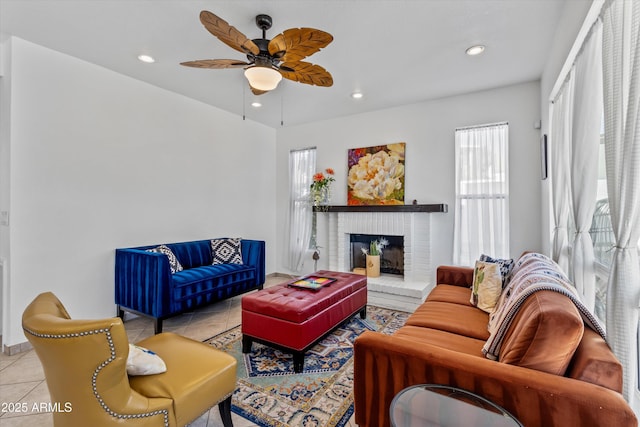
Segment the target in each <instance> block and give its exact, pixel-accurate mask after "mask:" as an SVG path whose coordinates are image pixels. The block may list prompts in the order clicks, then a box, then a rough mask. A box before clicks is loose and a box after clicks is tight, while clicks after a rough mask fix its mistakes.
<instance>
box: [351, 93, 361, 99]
mask: <svg viewBox="0 0 640 427" xmlns="http://www.w3.org/2000/svg"><path fill="white" fill-rule="evenodd" d="M363 96H364V95H363V94H362V92H353V93H352V94H351V97H352V98H353V99H360V98H362V97H363Z"/></svg>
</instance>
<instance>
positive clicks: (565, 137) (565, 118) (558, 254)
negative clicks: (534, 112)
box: [549, 75, 573, 274]
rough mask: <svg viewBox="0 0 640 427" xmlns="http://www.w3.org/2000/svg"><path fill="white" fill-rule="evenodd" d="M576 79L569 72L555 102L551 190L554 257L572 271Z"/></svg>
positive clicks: (551, 145)
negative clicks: (573, 116)
mask: <svg viewBox="0 0 640 427" xmlns="http://www.w3.org/2000/svg"><path fill="white" fill-rule="evenodd" d="M572 107H573V79H572V76H571V75H570V76H569V77H568V79H567V80H566V81H565V83H564V86H563V87H562V89H561V91H560V93H559V94H558V96H557V98H556V100H555V101H554V102H553V105H552V109H553V110H552V116H551V120H552V122H551V140H550V141H549V142H550V148H551V150H550V151H551V156H550V157H551V192H552V197H553V219H554V222H555V228H554V230H553V246H552V248H553V259H554V260H555V261H556V262H557V263H558V265H559V266H560V267H561V268H562V270H563V271H564V272H565V273H567V274H569V220H570V218H569V215H570V213H571V209H570V207H569V206H570V203H569V201H570V200H571V186H570V185H569V171H570V169H571V166H570V165H571V162H570V159H571V118H572V113H573V111H572Z"/></svg>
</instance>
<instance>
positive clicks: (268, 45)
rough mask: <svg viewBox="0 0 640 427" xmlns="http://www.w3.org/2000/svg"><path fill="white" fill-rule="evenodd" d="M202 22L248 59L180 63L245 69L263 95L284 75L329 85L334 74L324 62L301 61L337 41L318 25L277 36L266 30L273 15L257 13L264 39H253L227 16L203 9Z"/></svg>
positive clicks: (253, 89)
mask: <svg viewBox="0 0 640 427" xmlns="http://www.w3.org/2000/svg"><path fill="white" fill-rule="evenodd" d="M200 22H202V25H204V27H205V28H206V29H207V30H208V31H209V32H210V33H211V34H213V35H214V36H216V37H217V38H218V39H220V41H221V42H223V43H225V44H226V45H227V46H229V47H231V48H233V49H235V50H237V51H239V52H242V53H244V54H245V55H247V59H248V62H244V61H241V60H236V59H201V60H198V61H188V62H182V63H181V64H180V65H185V66H187V67H196V68H213V69H220V68H244V69H245V72H244V74H245V76H246V78H247V80H249V86H250V87H251V91H252V92H253V93H254V94H255V95H262V94H263V93H266V92H269V91H270V90H273V89H275V88H276V87H277V86H278V83H279V82H280V80H282V78H283V77H284V78H285V79H289V80H293V81H295V82H300V83H305V84H309V85H316V86H324V87H329V86H331V85H333V77H331V74H330V73H329V72H328V71H327V70H325V69H324V68H323V67H321V66H320V65H316V64H311V63H310V62H305V61H301V59H304V58H306V57H307V56H309V55H312V54H314V53H316V52H318V51H319V50H320V49H322V48H323V47H325V46H327V45H328V44H329V43H331V41H332V40H333V36H332V35H331V34H329V33H326V32H324V31H321V30H316V29H314V28H290V29H288V30H285V31H283V32H282V33H281V34H278V35H277V36H275V37H274V38H273V39H271V40H269V39H267V38H266V32H267V30H268V29H269V28H271V25H272V23H273V21H272V19H271V17H270V16H269V15H264V14H261V15H258V16H256V25H257V26H258V28H260V29H261V30H262V38H260V39H253V40H250V39H249V38H247V36H245V35H244V34H242V33H241V32H240V31H238V30H237V29H236V28H234V27H232V26H231V25H229V23H227V21H225V20H224V19H222V18H220V17H218V16H216V15H214V14H213V13H211V12H209V11H206V10H203V11H202V12H200Z"/></svg>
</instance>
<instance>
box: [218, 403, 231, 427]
mask: <svg viewBox="0 0 640 427" xmlns="http://www.w3.org/2000/svg"><path fill="white" fill-rule="evenodd" d="M218 409H220V418H222V425H223V426H224V427H233V422H232V421H231V396H229V397H227V398H226V399H225V400H223V401H222V402H220V403H218Z"/></svg>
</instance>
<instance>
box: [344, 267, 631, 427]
mask: <svg viewBox="0 0 640 427" xmlns="http://www.w3.org/2000/svg"><path fill="white" fill-rule="evenodd" d="M472 281H473V268H464V267H447V266H441V267H439V268H438V270H437V286H436V287H435V288H434V289H433V290H432V292H431V293H430V294H429V296H428V297H427V299H426V301H425V302H424V303H423V304H422V305H421V306H420V307H419V308H418V309H417V310H416V311H415V313H413V314H412V315H411V316H410V317H409V319H408V320H407V322H406V324H405V325H404V326H403V327H402V328H400V329H399V330H398V331H397V332H396V333H395V334H393V335H383V334H381V333H377V332H365V333H363V334H362V335H361V336H360V337H359V338H358V339H357V340H356V342H355V366H354V383H355V386H354V393H355V421H356V423H357V424H358V425H359V426H360V427H388V426H390V425H391V423H390V417H389V408H390V405H391V401H392V400H393V397H394V396H395V395H396V394H397V393H399V392H400V391H401V390H402V389H404V388H406V387H408V386H411V385H415V384H444V385H450V386H455V387H459V388H462V389H465V390H468V391H471V392H473V393H476V394H478V395H480V396H483V397H485V398H487V399H489V400H490V401H492V402H494V403H496V404H497V405H499V406H501V407H503V408H504V409H506V410H507V411H508V412H510V413H511V414H512V415H514V416H515V417H516V418H517V419H518V420H519V421H520V422H521V423H522V424H523V425H524V426H527V427H533V426H544V427H550V426H562V427H588V426H637V425H638V420H637V418H636V416H635V415H634V413H633V411H632V409H631V408H630V407H629V405H628V404H627V403H626V401H625V400H624V399H623V397H622V395H621V390H622V366H621V365H620V363H619V361H618V360H617V359H616V357H615V356H614V354H613V353H612V351H611V349H610V348H609V346H608V345H607V344H606V342H605V341H604V340H603V339H602V338H601V336H600V335H599V334H598V333H597V332H595V331H593V330H592V329H590V328H589V327H586V326H585V325H584V322H583V320H582V317H581V316H580V313H579V312H578V310H577V309H576V307H575V305H574V304H573V303H572V302H571V300H570V299H569V298H568V297H567V296H565V295H563V294H561V293H558V292H554V291H549V290H542V291H538V292H536V293H535V294H533V295H531V296H529V297H528V298H527V299H526V301H525V303H524V304H523V306H522V307H521V308H520V310H519V312H518V314H517V316H516V317H515V319H514V321H513V323H512V324H511V326H510V328H509V329H508V331H507V333H506V336H505V339H504V341H503V344H502V349H501V352H500V357H499V360H497V361H493V360H490V359H487V358H486V357H485V356H484V354H483V352H482V348H483V345H484V344H485V342H486V341H487V339H488V338H489V332H488V331H487V324H488V321H489V314H487V313H485V312H484V311H481V310H480V309H478V308H476V307H474V306H472V305H471V304H470V303H469V300H470V294H471V290H470V286H471V284H472Z"/></svg>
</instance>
